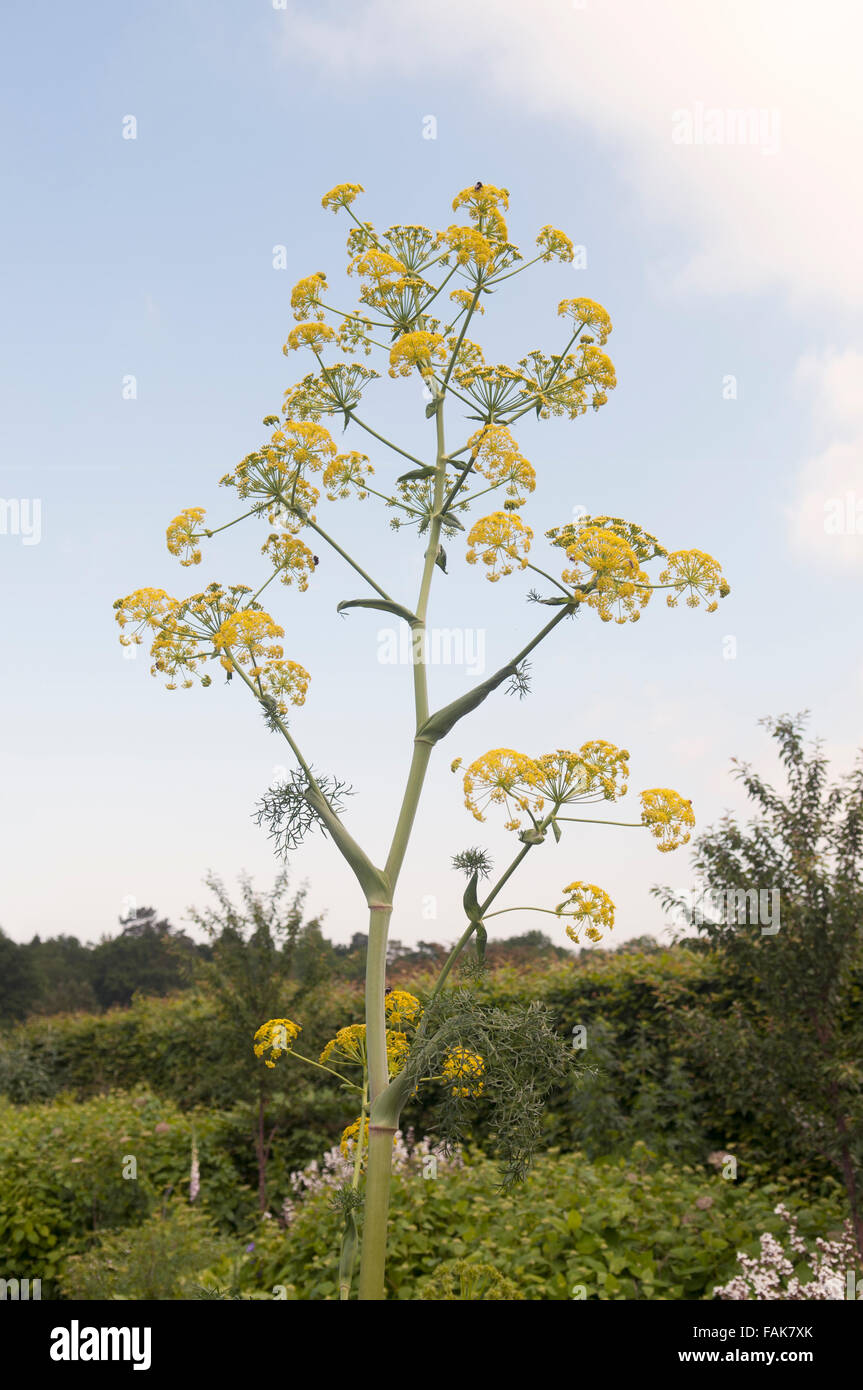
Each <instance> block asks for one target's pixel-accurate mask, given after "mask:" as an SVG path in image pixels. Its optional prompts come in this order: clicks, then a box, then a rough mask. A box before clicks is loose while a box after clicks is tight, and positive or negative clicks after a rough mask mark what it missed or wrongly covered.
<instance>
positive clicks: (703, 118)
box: [671, 101, 781, 154]
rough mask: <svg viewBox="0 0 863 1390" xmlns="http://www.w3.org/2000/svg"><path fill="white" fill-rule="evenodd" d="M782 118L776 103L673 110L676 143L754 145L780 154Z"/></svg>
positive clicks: (673, 131) (696, 104)
mask: <svg viewBox="0 0 863 1390" xmlns="http://www.w3.org/2000/svg"><path fill="white" fill-rule="evenodd" d="M780 127H781V120H780V115H779V112H778V111H777V109H776V107H775V106H774V107H773V108H771V109H768V108H767V107H766V106H747V107H721V106H705V105H704V102H703V101H697V102H696V103H695V105H694V106H682V107H678V109H677V110H676V111H672V113H671V139H672V143H673V144H675V145H750V146H752V147H753V148H755V149H760V150H761V153H762V154H778V152H779V145H780Z"/></svg>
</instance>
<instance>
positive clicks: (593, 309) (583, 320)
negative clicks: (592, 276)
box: [557, 299, 611, 344]
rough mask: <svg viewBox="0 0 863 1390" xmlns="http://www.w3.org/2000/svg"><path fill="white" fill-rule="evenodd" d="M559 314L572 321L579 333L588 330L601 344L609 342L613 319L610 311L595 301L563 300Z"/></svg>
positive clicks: (558, 308)
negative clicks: (609, 314) (609, 313)
mask: <svg viewBox="0 0 863 1390" xmlns="http://www.w3.org/2000/svg"><path fill="white" fill-rule="evenodd" d="M557 312H558V314H559V315H560V317H561V318H568V319H570V320H571V321H572V324H573V327H574V328H576V329H578V330H579V331H581V330H582V329H584V328H586V329H587V330H588V332H589V333H590V334H591V335H592V337H594V338H595V339H597V340H598V342H599V343H601V344H604V343H607V342H608V335H609V333H610V332H611V319H610V318H609V316H608V311H607V310H606V309H603V307H602V305H601V304H597V302H596V300H595V299H562V300H561V301H560V303H559V304H558V306H557Z"/></svg>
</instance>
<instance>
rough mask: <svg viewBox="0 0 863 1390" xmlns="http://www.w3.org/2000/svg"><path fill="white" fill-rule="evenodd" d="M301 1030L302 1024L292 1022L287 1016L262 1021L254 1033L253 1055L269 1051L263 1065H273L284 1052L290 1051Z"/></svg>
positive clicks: (257, 1055) (261, 1054) (260, 1055)
mask: <svg viewBox="0 0 863 1390" xmlns="http://www.w3.org/2000/svg"><path fill="white" fill-rule="evenodd" d="M301 1032H302V1026H301V1025H300V1024H299V1023H292V1022H291V1020H290V1019H289V1018H271V1019H270V1020H269V1021H268V1022H267V1023H262V1024H261V1026H260V1028H259V1029H258V1031H257V1033H256V1034H255V1038H254V1048H255V1056H256V1057H263V1056H264V1053H265V1052H269V1053H270V1056H269V1057H268V1058H267V1059H266V1060H265V1061H264V1066H265V1067H274V1066H275V1065H276V1062H277V1061H278V1060H279V1058H280V1057H281V1056H283V1055H284V1053H286V1052H290V1051H291V1047H292V1045H293V1043H294V1040H295V1039H296V1038H297V1037H298V1036H299V1034H300V1033H301Z"/></svg>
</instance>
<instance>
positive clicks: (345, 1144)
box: [339, 1115, 397, 1167]
mask: <svg viewBox="0 0 863 1390" xmlns="http://www.w3.org/2000/svg"><path fill="white" fill-rule="evenodd" d="M361 1122H362V1138H361V1139H360V1123H361ZM358 1139H359V1140H360V1144H361V1147H362V1155H363V1156H362V1165H363V1167H365V1162H366V1155H367V1154H368V1151H369V1117H368V1115H367V1116H366V1117H365V1119H362V1117H361V1116H359V1115H358V1116H357V1118H356V1119H355V1120H354V1122H353V1124H350V1125H348V1126H347V1128H346V1129H345V1130H344V1131H343V1133H342V1137H341V1142H340V1143H339V1148H340V1149H341V1151H342V1154H343V1156H344V1157H345V1158H348V1159H352V1158H353V1156H354V1147H355V1145H356V1143H357V1140H358ZM396 1142H397V1138H396V1135H395V1134H394V1135H393V1146H395V1144H396Z"/></svg>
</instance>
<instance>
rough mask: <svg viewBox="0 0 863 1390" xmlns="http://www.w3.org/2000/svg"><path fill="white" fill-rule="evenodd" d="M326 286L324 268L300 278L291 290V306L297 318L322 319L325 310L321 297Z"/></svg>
mask: <svg viewBox="0 0 863 1390" xmlns="http://www.w3.org/2000/svg"><path fill="white" fill-rule="evenodd" d="M326 288H327V277H326V275H325V274H324V272H323V271H322V270H318V271H316V272H315V274H314V275H306V276H305V277H304V279H302V280H298V281H297V283H296V284H295V285H294V288H293V289H292V290H291V308H292V309H293V311H294V318H295V319H297V320H302V319H306V318H314V319H318V320H322V319H323V317H324V310H323V306H322V305H321V303H320V298H321V295H322V294H324V292H325V291H326Z"/></svg>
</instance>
